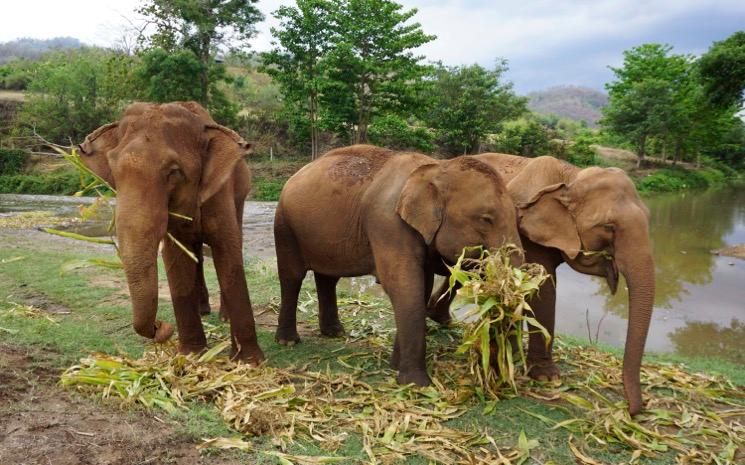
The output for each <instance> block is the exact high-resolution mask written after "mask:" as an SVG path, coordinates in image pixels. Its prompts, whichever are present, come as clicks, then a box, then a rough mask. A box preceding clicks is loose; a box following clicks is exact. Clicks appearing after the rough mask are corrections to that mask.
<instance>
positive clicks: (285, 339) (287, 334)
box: [274, 328, 300, 347]
mask: <svg viewBox="0 0 745 465" xmlns="http://www.w3.org/2000/svg"><path fill="white" fill-rule="evenodd" d="M274 340H275V341H277V343H278V344H280V345H283V346H289V347H292V346H294V345H295V344H297V343H299V342H300V335H299V334H298V333H297V329H296V328H292V329H289V330H288V329H283V328H277V332H276V333H275V335H274Z"/></svg>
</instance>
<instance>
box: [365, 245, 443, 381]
mask: <svg viewBox="0 0 745 465" xmlns="http://www.w3.org/2000/svg"><path fill="white" fill-rule="evenodd" d="M407 261H408V260H399V259H398V257H395V256H394V258H393V259H391V260H390V261H389V260H385V259H384V260H378V259H377V258H376V268H377V273H378V277H379V278H380V282H381V284H382V285H383V289H385V291H386V293H387V294H388V296H389V297H390V299H391V303H392V304H393V313H394V315H395V318H396V336H395V338H396V339H395V343H394V348H393V354H392V356H391V365H392V366H393V367H394V368H398V377H397V381H398V383H399V384H409V383H414V384H416V385H418V386H429V385H430V384H432V380H431V379H430V377H429V375H428V374H427V364H426V359H425V355H426V339H425V337H426V332H427V327H426V321H425V319H426V309H425V304H426V297H425V292H424V289H425V276H424V270H423V268H422V267H421V266H418V265H416V264H406V262H407Z"/></svg>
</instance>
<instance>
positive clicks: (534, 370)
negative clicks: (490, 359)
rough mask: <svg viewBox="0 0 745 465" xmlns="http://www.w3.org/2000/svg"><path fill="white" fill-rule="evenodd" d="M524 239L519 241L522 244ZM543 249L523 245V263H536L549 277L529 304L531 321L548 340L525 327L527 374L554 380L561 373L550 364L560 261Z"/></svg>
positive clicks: (535, 377) (530, 328) (534, 330)
mask: <svg viewBox="0 0 745 465" xmlns="http://www.w3.org/2000/svg"><path fill="white" fill-rule="evenodd" d="M525 243H526V240H524V241H523V244H525ZM537 248H540V249H543V248H541V247H540V246H537V245H535V244H532V247H531V245H530V244H529V245H528V246H526V259H525V261H526V262H534V263H540V264H541V265H543V266H544V267H545V268H546V271H548V273H549V274H550V278H549V279H547V280H546V281H545V282H544V283H543V285H542V286H541V288H540V290H539V291H538V294H537V295H536V296H535V297H533V298H532V299H531V301H530V306H531V307H532V308H533V313H534V314H535V318H536V320H537V321H538V323H540V324H541V325H542V326H543V327H544V328H546V330H547V331H548V333H549V334H550V335H551V340H550V341H548V343H546V338H545V337H544V336H543V334H542V333H541V332H540V331H539V330H538V329H537V328H535V327H533V326H531V325H528V330H529V332H530V336H529V339H528V367H529V371H528V375H529V376H530V377H531V378H533V379H537V380H541V381H547V380H558V379H559V377H560V375H561V373H560V371H559V367H557V366H556V364H555V363H554V361H553V358H552V349H553V343H554V322H555V315H556V267H557V266H558V265H559V263H560V260H559V259H558V258H557V257H555V254H553V253H550V252H548V251H547V250H537V251H536V250H535V249H537Z"/></svg>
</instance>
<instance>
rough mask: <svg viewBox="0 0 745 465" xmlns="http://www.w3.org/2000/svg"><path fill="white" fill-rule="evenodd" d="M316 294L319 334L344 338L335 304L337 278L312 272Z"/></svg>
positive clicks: (342, 327) (337, 308)
mask: <svg viewBox="0 0 745 465" xmlns="http://www.w3.org/2000/svg"><path fill="white" fill-rule="evenodd" d="M313 276H314V277H315V280H316V290H317V292H318V323H319V325H320V327H321V334H323V335H324V336H328V337H341V336H344V326H343V325H342V324H341V321H339V307H338V306H337V304H336V284H337V283H338V282H339V278H335V277H333V276H327V275H324V274H321V273H316V272H313Z"/></svg>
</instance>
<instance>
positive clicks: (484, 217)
mask: <svg viewBox="0 0 745 465" xmlns="http://www.w3.org/2000/svg"><path fill="white" fill-rule="evenodd" d="M481 221H483V222H484V223H486V224H491V225H493V224H494V218H492V217H491V216H489V215H481Z"/></svg>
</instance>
